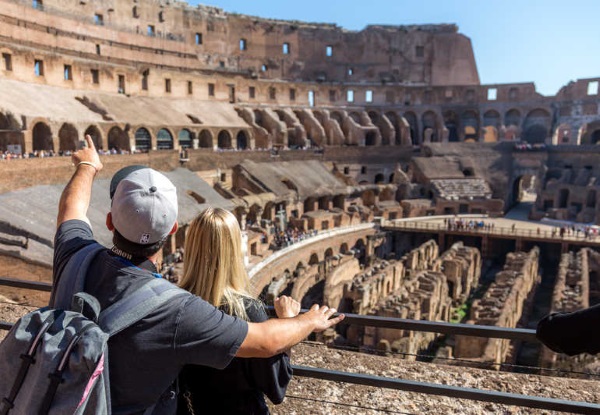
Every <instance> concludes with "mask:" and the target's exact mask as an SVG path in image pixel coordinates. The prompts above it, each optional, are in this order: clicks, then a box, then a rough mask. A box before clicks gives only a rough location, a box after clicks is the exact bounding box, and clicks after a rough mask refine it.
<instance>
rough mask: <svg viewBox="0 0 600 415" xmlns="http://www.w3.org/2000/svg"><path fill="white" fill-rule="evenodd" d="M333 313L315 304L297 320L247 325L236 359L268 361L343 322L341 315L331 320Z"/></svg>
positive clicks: (280, 320) (329, 309)
mask: <svg viewBox="0 0 600 415" xmlns="http://www.w3.org/2000/svg"><path fill="white" fill-rule="evenodd" d="M335 312H336V310H335V308H329V307H327V306H318V305H316V304H315V305H313V306H312V307H311V308H310V310H309V311H307V312H306V313H304V314H301V315H299V316H297V317H293V318H283V319H277V318H275V319H271V320H267V321H265V322H263V323H248V334H247V335H246V339H244V342H243V343H242V345H241V346H240V348H239V349H238V352H237V354H236V356H237V357H270V356H274V355H276V354H278V353H282V352H283V351H285V350H287V349H289V348H290V347H292V346H294V345H296V344H298V343H300V342H301V341H302V340H303V339H305V338H306V337H307V336H308V335H309V334H310V333H312V332H313V331H314V332H320V331H324V330H326V329H328V328H330V327H333V326H334V325H336V324H337V323H339V322H340V321H342V320H343V319H344V315H343V314H340V315H339V316H337V317H334V318H331V317H332V316H333V315H334V314H335Z"/></svg>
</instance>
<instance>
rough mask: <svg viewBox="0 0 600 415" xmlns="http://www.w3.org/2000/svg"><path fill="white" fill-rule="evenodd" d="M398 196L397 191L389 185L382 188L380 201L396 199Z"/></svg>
mask: <svg viewBox="0 0 600 415" xmlns="http://www.w3.org/2000/svg"><path fill="white" fill-rule="evenodd" d="M395 197H396V192H395V191H394V190H392V189H390V188H389V187H386V188H385V189H383V190H381V193H380V194H379V201H380V202H385V201H388V200H394V199H395Z"/></svg>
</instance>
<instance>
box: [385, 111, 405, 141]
mask: <svg viewBox="0 0 600 415" xmlns="http://www.w3.org/2000/svg"><path fill="white" fill-rule="evenodd" d="M385 116H386V117H387V119H388V120H390V122H391V123H392V125H393V126H394V130H395V132H396V136H395V144H396V145H400V144H402V130H401V129H400V117H399V116H398V114H396V113H395V112H391V111H390V112H386V113H385Z"/></svg>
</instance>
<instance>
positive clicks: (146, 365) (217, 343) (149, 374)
mask: <svg viewBox="0 0 600 415" xmlns="http://www.w3.org/2000/svg"><path fill="white" fill-rule="evenodd" d="M54 243H55V245H54V280H55V283H56V279H57V278H58V277H59V276H60V272H61V271H62V269H63V268H64V266H65V264H66V263H67V261H68V259H69V258H70V257H71V255H73V254H74V253H75V252H77V251H78V250H79V249H81V248H82V247H84V246H86V245H88V244H90V243H96V242H95V241H94V237H93V234H92V230H91V228H90V226H89V225H88V224H87V223H85V222H83V221H80V220H70V221H67V222H65V223H63V224H62V225H61V226H60V227H59V228H58V230H57V232H56V236H55V240H54ZM134 262H135V261H134ZM137 265H139V266H137ZM137 265H134V264H133V263H131V262H129V261H126V260H124V259H123V258H121V257H119V256H117V255H115V254H113V253H112V252H111V251H110V250H108V249H106V250H104V251H101V252H100V253H99V254H98V255H97V257H96V258H94V260H93V261H92V263H91V266H90V269H89V272H88V275H87V277H86V284H85V291H86V292H87V293H89V294H91V295H93V296H95V297H96V298H97V299H98V301H99V302H100V305H101V306H102V308H103V309H104V308H106V307H107V306H109V305H110V304H112V303H114V302H115V301H117V300H119V299H121V298H123V297H124V296H127V295H129V294H131V293H132V292H133V291H135V290H136V289H137V288H139V287H140V286H142V285H143V284H145V283H146V282H148V281H150V280H151V279H152V278H155V276H154V275H153V274H152V272H151V271H150V270H148V269H143V268H144V267H146V266H145V264H143V263H142V264H137ZM146 268H148V267H146ZM247 332H248V325H247V323H246V322H245V321H243V320H240V319H237V318H235V317H232V316H230V315H228V314H226V313H224V312H222V311H220V310H218V309H217V308H215V307H213V306H212V305H210V304H209V303H207V302H206V301H204V300H202V299H201V298H199V297H196V296H194V295H192V294H187V293H184V294H182V295H181V296H177V297H175V298H174V299H173V300H172V301H170V302H169V303H167V304H165V305H164V306H161V307H159V308H158V309H157V310H156V311H153V312H152V313H151V314H150V315H148V316H147V317H145V318H143V319H142V320H141V321H139V322H138V323H136V324H134V325H132V326H131V327H129V328H127V329H125V330H123V331H122V332H121V333H118V334H116V335H115V336H114V337H112V338H111V339H110V341H109V373H110V382H111V399H112V406H113V413H114V414H119V415H120V414H137V413H140V412H141V411H143V410H144V409H145V408H148V407H150V406H152V405H154V404H155V403H156V402H157V401H159V398H161V395H163V393H164V392H165V391H167V390H168V389H169V388H170V386H171V385H172V384H173V382H174V380H175V379H176V378H177V375H178V373H179V371H180V370H181V368H182V367H183V366H184V365H186V364H195V365H204V366H210V367H214V368H219V369H220V368H224V367H225V366H227V365H228V364H229V362H230V361H231V359H232V358H233V357H234V356H235V354H236V353H237V350H238V348H239V347H240V345H241V344H242V342H243V341H244V339H245V337H246V334H247ZM163 397H164V396H163ZM175 401H176V400H175V399H169V400H168V402H167V400H163V401H161V402H159V405H158V406H157V409H156V410H155V412H154V413H155V414H170V413H174V409H175V408H174V407H173V404H174V402H175ZM161 405H164V406H166V407H164V406H163V407H162V408H161Z"/></svg>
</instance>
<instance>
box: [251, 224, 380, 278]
mask: <svg viewBox="0 0 600 415" xmlns="http://www.w3.org/2000/svg"><path fill="white" fill-rule="evenodd" d="M374 227H375V224H374V223H362V224H360V225H354V226H346V227H343V228H336V229H333V230H330V231H322V232H319V233H318V234H317V235H316V236H311V237H309V238H307V239H305V240H303V241H300V242H296V243H294V244H292V245H290V246H288V247H285V248H283V249H280V250H279V251H276V252H274V253H273V254H271V255H269V256H268V257H267V258H266V259H265V260H263V261H261V262H259V263H258V264H256V265H254V266H253V267H252V268H251V269H250V270H249V271H248V276H249V277H250V279H252V277H254V276H255V275H256V274H257V273H258V272H260V271H261V270H262V269H263V268H264V267H266V266H267V265H269V264H271V263H273V262H275V261H277V260H278V259H279V258H281V257H284V256H286V255H287V254H289V253H290V252H293V251H295V250H297V249H300V248H304V247H305V246H308V245H310V244H314V243H315V242H320V241H322V240H324V239H329V238H331V237H334V236H339V235H345V234H347V233H353V232H358V231H362V230H366V229H370V228H374Z"/></svg>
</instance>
